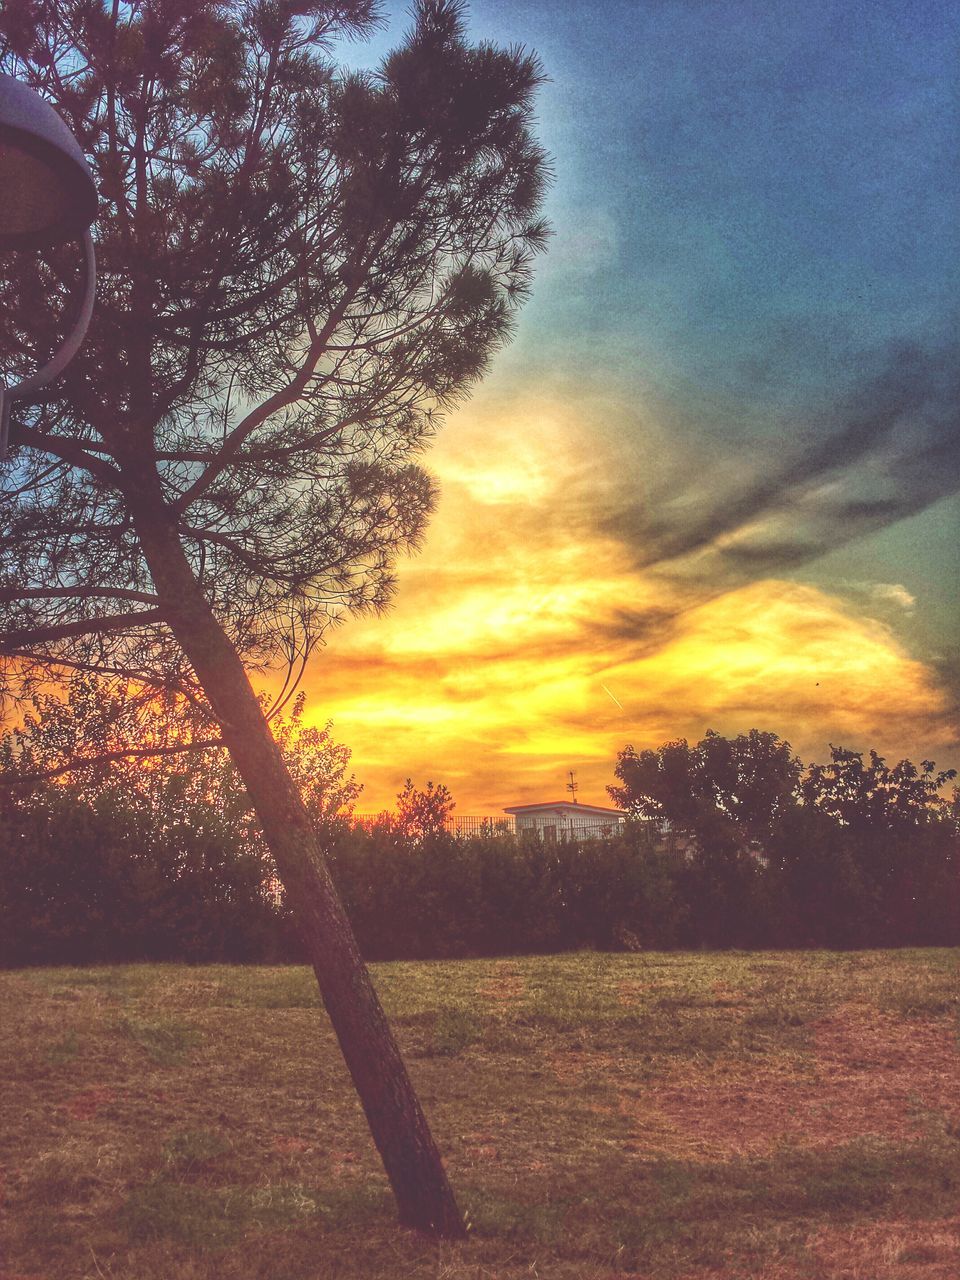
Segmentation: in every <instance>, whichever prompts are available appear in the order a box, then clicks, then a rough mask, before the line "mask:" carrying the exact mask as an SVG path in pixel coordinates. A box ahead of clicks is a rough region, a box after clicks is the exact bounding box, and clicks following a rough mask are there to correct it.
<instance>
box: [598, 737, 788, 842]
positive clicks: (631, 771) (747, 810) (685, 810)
mask: <svg viewBox="0 0 960 1280" xmlns="http://www.w3.org/2000/svg"><path fill="white" fill-rule="evenodd" d="M801 770H802V765H801V763H800V761H799V759H798V758H797V757H796V756H794V755H792V753H791V750H790V744H789V742H784V741H783V739H782V738H780V737H778V736H777V734H775V733H765V732H762V731H761V730H759V729H751V730H750V731H749V733H745V734H740V735H739V736H738V737H736V738H725V737H723V736H722V735H721V734H719V733H715V732H714V731H713V730H712V729H711V730H708V731H707V733H706V734H705V736H704V737H703V738H702V739H701V740H700V742H698V743H697V744H696V745H695V746H692V747H691V746H690V745H689V744H688V743H687V742H686V740H685V739H680V740H678V741H676V742H668V743H665V744H664V745H663V746H662V747H658V748H657V750H655V751H652V750H644V751H639V752H638V751H636V750H634V748H633V747H631V746H628V747H625V748H624V750H623V751H621V752H620V754H619V756H618V757H617V763H616V766H615V769H614V773H615V775H616V777H617V778H618V779H619V782H620V785H619V786H612V787H609V788H608V790H609V793H610V796H611V797H612V799H613V800H614V802H615V803H616V804H617V805H618V806H619V808H621V809H624V810H626V811H627V812H628V813H631V814H633V815H634V816H635V817H637V818H641V819H646V820H648V821H653V822H662V821H664V820H665V821H666V822H668V823H669V824H670V826H671V827H672V828H674V829H675V830H677V831H680V832H683V833H685V834H687V835H689V836H692V837H693V838H694V839H695V840H696V842H697V845H698V848H699V850H700V852H701V853H705V854H710V853H718V854H720V853H723V854H730V855H732V854H734V853H736V852H738V851H742V850H745V849H747V848H748V847H749V846H750V845H755V846H757V847H758V848H762V847H764V846H765V845H766V843H767V842H768V840H769V838H770V835H771V833H772V832H773V831H774V830H775V829H776V827H777V824H778V822H779V820H780V818H781V816H782V815H783V813H784V812H785V810H787V809H788V808H790V807H791V806H792V805H793V804H795V803H796V795H797V788H798V786H799V782H800V774H801Z"/></svg>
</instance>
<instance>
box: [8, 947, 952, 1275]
mask: <svg viewBox="0 0 960 1280" xmlns="http://www.w3.org/2000/svg"><path fill="white" fill-rule="evenodd" d="M958 966H960V952H957V951H907V952H861V953H848V954H842V955H838V954H828V953H813V954H797V953H749V954H746V953H732V954H730V953H727V954H701V955H693V954H650V953H647V954H630V955H597V954H592V953H589V954H588V953H581V954H577V955H568V956H554V957H547V958H544V957H524V958H518V959H506V960H484V961H480V960H478V961H454V962H449V963H428V964H388V965H379V966H376V967H375V971H374V976H375V980H376V982H377V985H378V987H379V989H380V992H381V994H382V997H383V1000H384V1003H385V1005H386V1007H387V1011H388V1013H389V1014H390V1016H391V1018H392V1020H393V1023H394V1026H395V1027H396V1029H397V1033H398V1035H399V1037H400V1039H401V1042H402V1045H403V1048H404V1050H405V1052H406V1055H407V1058H408V1062H409V1064H410V1069H411V1072H412V1074H413V1076H414V1079H415V1082H416V1085H417V1087H418V1089H419V1092H420V1096H421V1100H422V1101H423V1103H424V1106H425V1108H426V1110H427V1112H428V1114H429V1116H430V1118H431V1122H432V1124H433V1127H434V1132H435V1136H436V1138H437V1140H438V1142H439V1143H440V1145H441V1147H442V1149H443V1151H444V1155H445V1158H446V1160H447V1164H448V1168H449V1171H450V1174H451V1177H452V1179H453V1182H454V1186H455V1188H456V1191H457V1194H458V1196H459V1199H460V1201H461V1203H462V1205H463V1207H464V1208H465V1209H466V1210H467V1213H468V1215H469V1218H470V1221H471V1224H472V1231H471V1235H470V1238H469V1239H468V1240H467V1241H466V1242H465V1243H464V1244H462V1245H460V1244H458V1245H450V1244H441V1245H437V1244H436V1243H433V1242H431V1241H428V1240H424V1239H422V1238H420V1237H418V1236H416V1235H414V1234H412V1233H409V1232H404V1231H401V1230H399V1229H398V1228H397V1227H396V1226H395V1224H394V1220H393V1210H392V1203H391V1199H390V1196H389V1192H388V1190H387V1189H386V1187H385V1182H384V1177H383V1174H382V1171H381V1168H380V1166H379V1163H378V1160H377V1157H376V1153H375V1152H374V1150H373V1148H372V1144H371V1142H370V1139H369V1137H368V1135H367V1131H366V1128H365V1124H364V1121H363V1117H362V1115H361V1113H360V1111H359V1107H358V1104H357V1103H356V1101H355V1099H354V1096H353V1095H352V1092H351V1088H350V1084H349V1081H348V1079H347V1077H346V1071H345V1068H344V1067H343V1065H342V1062H341V1060H340V1057H339V1053H338V1050H337V1047H336V1044H335V1042H334V1040H333V1036H332V1033H331V1032H330V1030H329V1028H328V1027H327V1025H326V1022H325V1018H324V1016H323V1014H322V1011H321V1010H320V1009H319V1008H318V1007H317V1002H316V996H315V987H314V984H313V979H312V975H310V974H309V973H308V972H307V971H306V970H304V969H296V968H287V969H266V968H231V967H207V968H195V969H194V968H185V967H178V966H141V967H130V968H110V969H85V970H78V969H45V970H30V971H20V972H14V973H4V974H0V1019H2V1022H0V1025H2V1028H3V1035H2V1040H0V1057H2V1079H3V1083H4V1086H5V1087H4V1089H3V1094H2V1099H3V1100H2V1109H3V1117H2V1133H0V1214H2V1227H0V1280H13V1278H14V1277H16V1278H17V1280H25V1278H27V1277H29V1280H37V1278H39V1277H44V1278H46V1280H53V1278H54V1277H90V1278H91V1280H214V1278H216V1280H253V1278H254V1277H256V1278H257V1280H261V1278H262V1280H306V1278H307V1277H310V1278H311V1280H312V1278H316V1280H328V1278H331V1277H351V1278H354V1277H355V1278H357V1280H359V1278H361V1277H362V1278H363V1280H388V1278H389V1280H398V1278H400V1277H437V1278H438V1280H439V1278H441V1277H442V1278H444V1280H466V1278H467V1277H470V1278H473V1277H476V1278H478V1280H479V1278H480V1277H493V1278H495V1280H501V1278H502V1280H519V1278H520V1277H524V1278H525V1280H530V1278H531V1277H550V1278H553V1277H557V1278H560V1277H562V1278H564V1280H574V1278H576V1280H581V1278H583V1280H600V1278H601V1277H603V1278H606V1277H613V1276H630V1275H633V1276H636V1277H644V1280H668V1278H671V1280H680V1278H683V1280H688V1278H689V1280H694V1278H697V1280H700V1278H705V1277H730V1278H731V1280H734V1278H736V1280H740V1278H745V1277H769V1278H770V1280H798V1278H800V1277H803V1278H816V1277H822V1278H824V1280H827V1278H829V1280H835V1278H836V1277H850V1278H855V1277H856V1278H860V1280H894V1278H896V1280H919V1278H921V1277H922V1278H923V1280H956V1278H957V1277H958V1276H960V1050H958V1032H960V1022H958V1018H960V991H958Z"/></svg>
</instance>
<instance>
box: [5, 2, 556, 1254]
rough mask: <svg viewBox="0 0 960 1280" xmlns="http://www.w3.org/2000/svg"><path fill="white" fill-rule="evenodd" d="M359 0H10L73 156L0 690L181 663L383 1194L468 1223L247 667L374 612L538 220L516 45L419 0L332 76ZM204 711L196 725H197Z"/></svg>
mask: <svg viewBox="0 0 960 1280" xmlns="http://www.w3.org/2000/svg"><path fill="white" fill-rule="evenodd" d="M373 22H374V12H373V7H372V4H371V2H370V0H126V2H125V3H119V2H116V0H115V2H114V3H107V2H106V0H25V2H24V3H22V4H14V5H5V6H4V7H3V8H2V10H0V67H2V70H3V71H5V72H10V73H12V74H15V75H18V76H20V77H21V78H23V79H25V80H26V81H27V82H28V83H30V84H32V85H33V86H34V87H35V88H36V89H38V90H39V91H40V92H41V93H42V94H43V95H44V96H45V97H47V98H48V99H50V100H51V101H52V102H53V104H54V105H55V106H56V107H57V109H58V110H59V111H60V112H61V114H62V115H63V116H64V117H65V119H66V121H67V123H68V124H69V125H70V126H71V128H72V129H73V130H74V132H75V133H76V135H77V136H78V137H79V138H80V140H81V143H82V145H83V147H84V149H85V151H86V153H87V155H88V156H89V158H90V160H91V163H92V164H93V166H94V169H95V171H96V173H97V177H98V181H99V187H100V192H101V197H102V201H103V204H102V213H101V217H100V219H99V221H98V224H97V228H96V238H97V241H98V257H99V263H100V287H99V294H98V303H97V308H96V312H95V316H94V322H93V325H92V327H91V331H90V335H89V337H88V340H87V342H86V345H85V347H84V349H83V352H82V353H81V355H80V356H79V357H78V358H77V359H76V360H75V361H74V363H73V365H72V366H71V370H70V372H69V374H68V376H67V377H66V378H65V379H64V381H63V382H62V384H59V385H58V386H57V387H55V388H54V389H53V390H52V391H51V393H50V397H49V399H48V400H47V401H46V402H45V403H44V404H42V405H41V406H39V407H36V408H31V409H27V410H22V411H21V414H20V417H19V420H18V421H17V422H16V423H15V424H14V442H15V446H16V447H15V451H14V454H13V458H12V462H11V463H10V464H9V465H8V466H7V468H6V470H5V472H4V475H3V479H2V515H0V611H2V613H0V629H2V646H0V648H2V653H3V654H4V655H6V658H7V666H6V673H7V681H8V687H13V686H14V685H15V683H16V682H18V681H19V682H20V683H21V684H23V683H24V682H29V681H30V680H31V679H32V680H37V679H39V680H43V679H46V678H49V676H50V675H51V674H54V675H59V674H61V673H63V672H64V671H65V670H68V669H80V670H96V671H99V672H113V673H119V674H121V675H123V676H125V677H127V678H131V679H134V680H135V681H137V682H138V683H139V685H140V686H141V687H144V688H148V687H149V688H154V689H162V690H166V691H177V692H180V693H182V694H183V695H184V696H186V697H189V698H191V699H192V700H193V701H194V702H195V704H196V705H197V706H198V708H199V709H200V710H201V712H205V713H206V717H207V719H208V720H209V722H210V725H211V728H210V729H209V730H205V732H210V733H214V734H215V735H216V736H219V737H222V740H223V742H224V743H225V744H226V746H227V747H228V749H229V751H230V754H231V756H232V758H233V760H234V762H235V763H236V766H237V769H238V771H239V773H240V775H241V776H242V778H243V781H244V784H245V786H246V788H247V790H248V792H249V795H250V798H251V801H252V803H253V805H254V807H255V809H256V812H257V816H258V819H259V822H260V825H261V828H262V830H263V833H264V838H265V839H266V841H267V843H268V845H269V847H270V850H271V852H272V854H273V857H274V859H275V862H276V865H277V868H278V870H279V873H280V875H281V878H282V880H283V883H284V886H285V888H286V894H287V899H288V901H289V902H290V904H291V905H292V907H293V909H294V912H295V915H296V918H297V922H298V928H299V930H300V933H301V934H302V937H303V940H304V946H305V947H306V949H307V952H308V954H309V956H310V959H311V962H312V964H313V967H314V969H315V972H316V975H317V980H318V982H319V985H320V989H321V992H322V995H323V999H324V1003H325V1005H326V1007H327V1010H328V1012H329V1014H330V1017H331V1020H332V1022H333V1025H334V1027H335V1029H336V1032H337V1035H338V1037H339V1040H340V1044H341V1046H342V1048H343V1052H344V1055H345V1058H346V1060H347V1063H348V1066H349V1068H350V1071H351V1074H352V1076H353V1080H354V1082H355V1084H356V1087H357V1090H358V1092H359V1095H360V1098H361V1100H362V1103H363V1106H364V1109H365V1112H366V1115H367V1118H368V1120H369V1123H370V1127H371V1130H372V1133H373V1136H374V1139H375V1141H376V1143H377V1146H378V1148H379V1150H380V1153H381V1155H382V1157H383V1161H384V1164H385V1167H386V1170H387V1173H388V1175H389V1178H390V1181H391V1184H392V1186H393V1189H394V1193H395V1195H396V1197H397V1201H398V1205H399V1210H400V1217H401V1220H402V1221H403V1222H405V1223H407V1224H410V1225H413V1226H417V1227H420V1228H423V1229H426V1230H431V1231H435V1232H439V1233H442V1234H448V1235H458V1234H462V1232H463V1222H462V1218H461V1215H460V1213H459V1211H458V1209H457V1207H456V1204H455V1202H454V1199H453V1196H452V1194H451V1192H450V1188H449V1186H448V1184H447V1180H446V1177H445V1174H444V1172H443V1168H442V1165H441V1162H440V1159H439V1155H438V1153H437V1150H436V1147H435V1145H434V1143H433V1140H432V1138H431V1136H430V1133H429V1130H428V1128H427V1125H426V1121H425V1119H424V1117H423V1115H422V1112H421V1110H420V1106H419V1103H418V1102H417V1099H416V1096H415V1094H414V1092H413V1090H412V1087H411V1085H410V1082H409V1079H408V1077H407V1073H406V1070H405V1068H404V1065H403V1063H402V1061H401V1058H400V1054H399V1051H398V1049H397V1047H396V1044H395V1042H394V1039H393V1037H392V1034H391V1032H390V1029H389V1027H388V1025H387V1023H386V1019H385V1018H384V1015H383V1012H382V1009H381V1007H380V1004H379V1001H378V1000H377V997H376V994H375V993H374V990H373V987H372V985H371V983H370V981H369V978H368V975H367V973H366V970H365V968H364V966H363V963H362V961H361V959H360V955H359V953H358V951H357V948H356V945H355V943H354V939H353V936H352V933H351V930H350V927H349V924H348V922H347V919H346V916H345V915H344V912H343V909H342V906H341V904H340V901H339V899H338V897H337V894H336V892H335V890H334V887H333V884H332V882H331V880H330V877H329V874H328V871H327V868H326V865H325V863H324V859H323V849H322V848H321V846H320V845H319V843H318V840H317V837H316V835H315V832H314V830H313V827H312V824H311V821H310V816H309V814H308V812H307V810H306V808H305V807H304V804H303V802H302V799H301V797H300V795H299V793H298V790H297V787H296V785H295V783H294V781H293V779H292V778H291V777H290V774H289V771H288V770H287V769H286V767H285V765H284V762H283V757H282V754H281V752H280V751H279V749H278V747H277V745H276V743H275V742H274V741H273V739H272V737H271V735H270V732H269V728H268V726H267V723H266V721H265V719H264V715H263V710H262V708H261V706H260V704H259V702H258V700H257V698H256V696H255V695H254V693H253V691H252V689H251V687H250V683H249V680H248V677H247V672H246V669H245V666H246V667H260V666H262V665H265V664H269V663H272V662H275V661H277V660H278V659H279V660H285V661H287V662H288V663H289V664H290V665H291V667H294V666H296V664H297V663H302V662H303V661H305V659H306V656H307V655H308V654H309V653H310V651H311V649H312V648H313V647H314V646H315V645H316V643H317V640H318V638H319V636H320V635H321V634H322V631H323V629H324V627H325V626H326V625H327V624H328V622H329V621H330V619H331V618H332V617H334V616H335V615H336V614H337V613H338V612H339V611H341V610H342V609H362V608H380V607H382V606H383V605H384V604H385V603H386V601H387V600H388V598H389V596H390V592H391V587H392V578H391V563H392V561H393V559H394V557H395V556H396V555H397V554H398V553H399V552H401V551H403V550H404V549H405V548H409V547H411V546H414V545H415V544H416V542H417V540H418V538H419V537H420V535H421V533H422V531H423V528H424V523H425V520H426V518H427V515H428V512H429V510H430V507H431V503H432V500H433V489H432V485H431V483H430V481H429V480H428V478H427V477H426V475H425V474H424V473H423V472H422V471H421V470H420V469H419V468H418V467H417V465H416V458H417V456H418V455H419V453H420V452H421V450H422V449H423V447H424V445H425V444H426V442H427V441H428V440H429V438H430V436H431V434H432V432H433V430H434V428H435V427H436V425H437V421H438V418H437V415H438V412H439V411H440V410H442V409H443V408H444V407H446V406H449V405H451V404H452V403H454V402H455V400H456V399H457V398H458V396H460V395H462V394H463V392H464V391H465V389H466V388H467V387H468V386H469V385H470V384H471V382H473V381H474V380H475V379H476V378H477V377H478V376H479V375H480V374H481V373H482V371H483V369H484V368H485V366H486V363H487V361H488V359H489V357H490V355H491V353H492V352H493V351H494V349H495V348H496V347H497V346H498V344H499V343H501V342H502V341H503V340H504V339H505V338H506V337H507V335H508V333H509V331H510V326H511V317H512V314H513V310H514V307H515V304H516V303H517V301H518V300H519V299H521V298H522V296H523V294H524V291H525V289H526V287H527V284H528V280H529V269H530V259H531V255H532V253H533V252H534V251H535V250H536V249H537V248H539V247H540V245H541V244H542V242H543V237H544V228H543V226H542V224H541V223H539V222H538V221H536V211H537V208H538V205H539V201H540V196H541V192H542V189H543V184H544V159H543V155H542V153H541V151H540V149H539V148H538V147H537V146H536V145H535V143H534V142H533V141H532V139H531V135H530V128H529V126H530V111H531V101H532V95H533V93H534V90H535V88H536V86H537V84H538V82H539V80H540V71H539V68H538V65H537V63H536V61H535V59H533V58H532V57H530V56H528V55H526V54H524V53H523V52H522V51H518V50H512V51H504V50H499V49H496V48H493V47H491V46H488V45H483V46H479V47H470V46H469V45H468V44H467V43H466V42H465V39H464V33H463V28H462V22H461V10H460V5H459V4H458V3H456V2H455V0H419V2H418V3H417V4H416V7H415V21H414V25H413V28H412V30H411V32H410V34H409V36H408V37H407V39H406V42H405V43H404V45H403V46H402V47H401V48H400V49H399V50H397V51H396V52H395V53H393V54H391V55H390V56H389V57H388V58H387V59H386V61H385V62H384V63H383V65H382V66H381V68H380V69H379V71H378V72H377V73H375V74H349V73H347V72H345V71H343V70H340V69H338V68H337V67H336V66H335V65H334V64H333V63H332V62H331V61H330V58H329V54H330V50H331V47H332V42H333V41H334V40H336V39H337V38H340V37H349V36H355V35H362V34H364V33H366V32H368V31H369V30H370V28H371V26H372V24H373ZM69 262H70V255H69V254H68V253H66V252H63V253H53V254H51V255H50V256H49V257H48V258H47V260H46V264H45V266H44V267H43V269H41V270H40V271H39V272H38V271H34V270H33V269H32V267H31V266H30V265H29V263H21V262H20V261H19V260H11V262H10V264H9V266H8V268H7V269H6V270H5V272H4V276H5V279H6V283H5V284H4V285H3V286H0V350H2V352H3V354H4V358H5V359H8V358H9V360H10V362H11V363H13V364H15V363H16V358H17V357H16V353H20V352H22V353H23V361H24V362H26V363H28V362H31V361H33V360H34V359H36V358H37V357H38V356H40V355H42V354H43V353H44V351H45V350H46V348H47V347H48V345H49V344H50V342H51V341H52V321H50V320H49V319H48V316H49V307H48V304H47V302H46V298H47V295H48V294H49V293H50V292H51V291H52V290H53V289H54V288H55V287H56V286H57V285H58V284H60V283H63V284H64V285H69V282H70V270H69V267H68V265H66V264H68V263H69ZM213 726H216V728H215V729H214V727H213Z"/></svg>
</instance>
